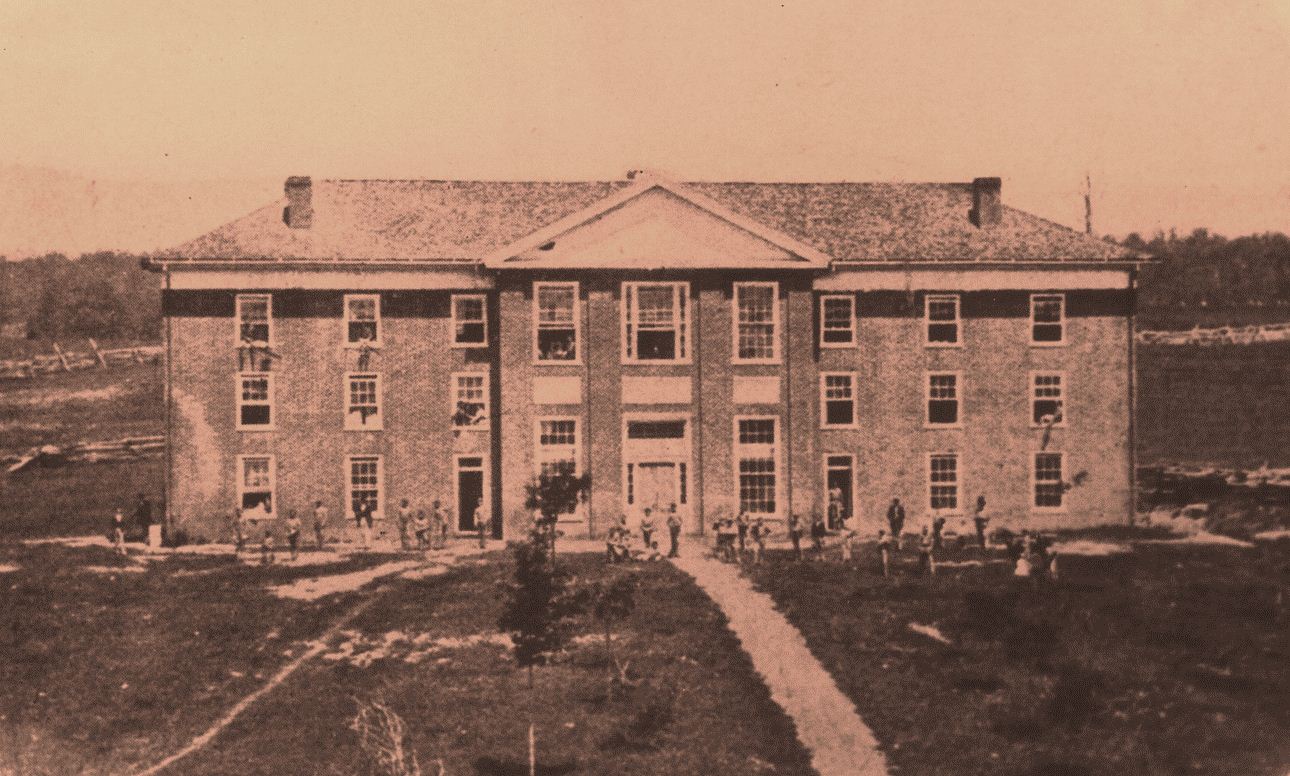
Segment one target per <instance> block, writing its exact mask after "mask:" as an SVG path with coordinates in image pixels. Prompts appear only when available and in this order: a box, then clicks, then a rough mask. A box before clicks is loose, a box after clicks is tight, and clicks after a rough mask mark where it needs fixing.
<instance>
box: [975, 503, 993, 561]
mask: <svg viewBox="0 0 1290 776" xmlns="http://www.w3.org/2000/svg"><path fill="white" fill-rule="evenodd" d="M972 523H973V524H974V525H975V526H976V540H977V541H978V542H980V544H981V549H983V550H984V549H985V532H986V529H987V528H989V527H990V516H989V515H988V514H986V511H985V496H977V497H976V508H975V509H973V510H972Z"/></svg>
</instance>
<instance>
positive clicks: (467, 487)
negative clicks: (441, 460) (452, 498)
mask: <svg viewBox="0 0 1290 776" xmlns="http://www.w3.org/2000/svg"><path fill="white" fill-rule="evenodd" d="M481 506H483V509H479V515H480V518H481V519H483V520H485V521H487V520H489V519H490V517H491V516H490V515H489V514H488V507H487V505H485V504H484V459H483V458H480V457H478V456H467V455H463V456H459V457H458V458H457V530H458V531H478V530H479V526H477V525H476V524H475V510H476V509H478V508H479V507H481Z"/></svg>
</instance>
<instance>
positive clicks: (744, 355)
mask: <svg viewBox="0 0 1290 776" xmlns="http://www.w3.org/2000/svg"><path fill="white" fill-rule="evenodd" d="M734 288H735V332H734V335H735V343H734V347H735V358H734V360H735V362H736V363H763V364H764V363H774V362H777V361H779V336H778V332H779V326H778V324H779V305H778V303H777V297H778V296H779V284H778V283H735V286H734Z"/></svg>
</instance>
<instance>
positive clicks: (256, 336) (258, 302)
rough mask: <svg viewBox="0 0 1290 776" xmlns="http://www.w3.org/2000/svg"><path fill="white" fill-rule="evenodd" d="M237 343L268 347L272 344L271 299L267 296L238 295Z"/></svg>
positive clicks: (236, 304) (236, 303)
mask: <svg viewBox="0 0 1290 776" xmlns="http://www.w3.org/2000/svg"><path fill="white" fill-rule="evenodd" d="M235 306H236V307H237V342H238V344H239V345H260V346H266V347H267V346H268V345H269V344H270V343H272V342H273V313H272V310H273V298H272V297H270V296H269V295H268V294H238V295H237V298H236V302H235Z"/></svg>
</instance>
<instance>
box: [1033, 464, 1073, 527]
mask: <svg viewBox="0 0 1290 776" xmlns="http://www.w3.org/2000/svg"><path fill="white" fill-rule="evenodd" d="M1041 455H1055V456H1057V461H1058V469H1057V485H1058V487H1059V488H1060V491H1059V493H1060V496H1061V502H1062V503H1061V504H1059V505H1058V506H1055V507H1054V506H1043V507H1041V506H1039V504H1038V503H1037V502H1038V501H1039V476H1038V475H1039V465H1038V464H1039V461H1038V458H1039V456H1041ZM1048 482H1049V481H1047V480H1045V483H1046V484H1047V483H1048ZM1030 509H1031V511H1032V512H1039V513H1044V514H1060V513H1062V512H1065V511H1066V453H1065V452H1063V451H1061V450H1035V451H1034V452H1032V453H1031V454H1030Z"/></svg>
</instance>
